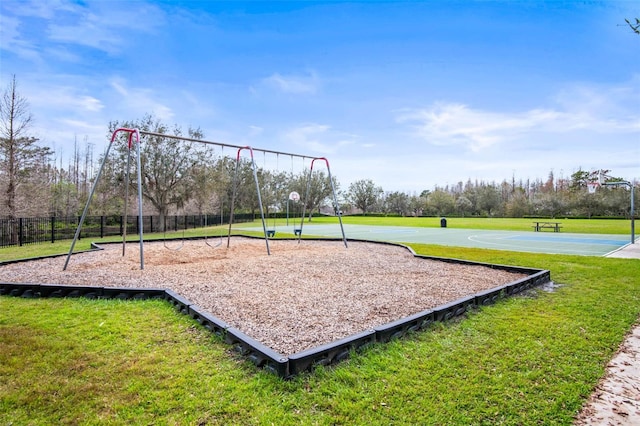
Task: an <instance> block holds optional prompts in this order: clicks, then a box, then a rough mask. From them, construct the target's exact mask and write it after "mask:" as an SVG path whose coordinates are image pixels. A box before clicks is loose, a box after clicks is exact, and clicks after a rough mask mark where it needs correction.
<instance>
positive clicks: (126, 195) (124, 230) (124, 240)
mask: <svg viewBox="0 0 640 426" xmlns="http://www.w3.org/2000/svg"><path fill="white" fill-rule="evenodd" d="M130 171H131V134H129V151H127V175H126V176H127V177H126V179H125V186H124V218H123V222H124V227H123V228H122V257H124V255H125V252H126V247H127V225H128V223H129V217H128V211H129V205H128V204H129V173H130Z"/></svg>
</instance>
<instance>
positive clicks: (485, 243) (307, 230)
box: [239, 223, 630, 256]
mask: <svg viewBox="0 0 640 426" xmlns="http://www.w3.org/2000/svg"><path fill="white" fill-rule="evenodd" d="M239 229H244V230H250V231H256V232H262V228H259V227H251V228H239ZM344 231H345V234H346V236H347V239H356V240H370V241H387V242H394V243H419V244H437V245H443V246H457V247H477V248H486V249H495V250H510V251H520V252H530V253H555V254H575V255H582V256H607V255H609V254H611V253H613V252H615V251H617V250H620V249H621V248H622V247H624V246H626V245H627V244H629V242H630V237H629V236H628V235H613V234H612V235H606V234H573V233H562V232H533V231H530V232H526V231H495V230H494V231H488V230H477V229H457V228H419V227H402V226H367V225H351V224H345V225H344ZM278 232H284V233H291V234H293V233H294V230H293V227H292V226H289V227H286V226H279V227H278ZM302 234H303V235H305V236H307V237H309V236H313V237H332V238H342V233H341V231H340V226H339V225H338V224H322V225H317V224H313V223H305V224H304V226H303V229H302Z"/></svg>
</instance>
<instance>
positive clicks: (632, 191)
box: [600, 174, 636, 244]
mask: <svg viewBox="0 0 640 426" xmlns="http://www.w3.org/2000/svg"><path fill="white" fill-rule="evenodd" d="M607 177H610V176H606V175H604V174H600V185H607V186H620V185H625V186H628V187H629V189H630V190H631V244H635V242H636V237H635V224H634V212H635V206H634V204H633V193H634V192H635V191H634V189H635V188H634V187H633V183H631V182H628V181H626V180H618V181H612V182H606V181H605V178H607Z"/></svg>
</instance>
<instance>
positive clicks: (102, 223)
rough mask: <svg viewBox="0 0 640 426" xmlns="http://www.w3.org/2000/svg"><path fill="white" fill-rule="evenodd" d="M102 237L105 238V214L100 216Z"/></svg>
mask: <svg viewBox="0 0 640 426" xmlns="http://www.w3.org/2000/svg"><path fill="white" fill-rule="evenodd" d="M100 238H104V216H100Z"/></svg>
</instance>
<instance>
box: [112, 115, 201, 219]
mask: <svg viewBox="0 0 640 426" xmlns="http://www.w3.org/2000/svg"><path fill="white" fill-rule="evenodd" d="M118 127H128V128H136V129H139V130H141V131H147V132H153V133H159V134H166V135H173V136H182V130H181V128H180V127H178V126H174V127H173V128H172V129H169V127H168V126H167V125H165V124H163V123H161V122H160V121H159V120H158V119H156V118H155V117H154V116H152V115H146V116H145V117H143V118H142V119H141V120H138V121H134V122H128V123H120V124H119V123H116V122H114V123H111V125H110V131H111V132H112V131H114V130H115V129H116V128H118ZM121 136H122V138H125V136H126V135H124V134H122V135H121ZM187 136H188V137H189V138H191V139H202V137H203V134H202V132H201V131H200V130H199V129H191V128H190V129H189V130H188V133H187ZM140 149H141V153H140V161H141V167H142V180H143V182H142V195H143V197H144V198H145V200H147V201H148V202H150V203H151V205H153V207H154V208H155V209H156V211H157V212H158V215H159V226H160V228H161V229H164V226H165V218H166V216H167V214H168V213H169V210H170V208H172V207H173V208H176V209H180V208H182V207H183V206H184V205H185V203H186V202H187V201H189V200H190V199H191V198H192V197H193V194H194V192H196V191H198V190H199V188H198V187H197V185H196V180H195V179H194V176H195V172H196V171H197V170H199V169H201V168H202V167H203V166H204V165H206V164H207V159H208V158H209V151H207V149H206V148H204V146H203V145H202V144H200V146H198V144H197V142H186V141H183V140H179V139H176V138H171V137H164V136H155V135H141V148H140ZM131 150H132V151H134V148H133V147H132V149H131ZM118 152H119V153H120V159H119V161H120V164H121V165H122V166H121V167H119V168H115V169H114V170H117V171H118V172H119V173H120V174H121V175H124V173H125V172H126V170H125V169H126V164H127V162H126V156H127V155H134V154H133V152H129V148H128V145H127V143H120V144H119V145H118ZM132 175H134V174H132ZM133 180H134V179H132V181H133ZM131 184H133V182H131ZM132 188H134V191H135V187H133V186H132ZM134 193H135V192H134Z"/></svg>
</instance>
